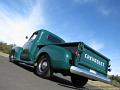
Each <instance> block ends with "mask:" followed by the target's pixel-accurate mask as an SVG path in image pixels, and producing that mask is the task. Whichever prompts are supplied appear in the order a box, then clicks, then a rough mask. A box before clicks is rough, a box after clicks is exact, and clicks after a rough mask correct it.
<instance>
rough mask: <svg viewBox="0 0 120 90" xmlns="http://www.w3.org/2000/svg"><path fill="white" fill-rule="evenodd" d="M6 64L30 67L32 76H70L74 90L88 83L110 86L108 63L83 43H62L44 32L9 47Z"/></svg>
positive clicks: (61, 40) (62, 41)
mask: <svg viewBox="0 0 120 90" xmlns="http://www.w3.org/2000/svg"><path fill="white" fill-rule="evenodd" d="M9 60H10V61H11V62H22V63H25V64H29V65H32V66H34V70H35V73H36V74H37V75H39V76H40V77H43V78H50V77H51V76H52V74H53V73H54V72H55V73H62V74H63V75H65V76H71V81H72V83H73V85H74V86H76V87H83V86H84V85H85V84H86V83H87V81H88V79H91V80H99V81H103V82H106V83H110V79H109V78H108V76H107V73H108V71H110V65H109V63H110V59H108V58H107V57H105V56H104V55H102V54H100V53H99V52H97V51H95V50H94V49H92V48H91V47H89V46H88V45H86V44H85V43H83V42H70V43H66V42H65V41H64V40H63V39H62V38H60V37H59V36H57V35H55V34H53V33H51V32H49V31H47V30H44V29H42V30H38V31H36V32H34V33H33V34H32V36H31V37H30V39H29V40H28V41H27V42H26V43H25V44H24V45H23V47H18V46H16V47H13V48H12V50H11V53H10V55H9Z"/></svg>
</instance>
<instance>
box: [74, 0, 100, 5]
mask: <svg viewBox="0 0 120 90" xmlns="http://www.w3.org/2000/svg"><path fill="white" fill-rule="evenodd" d="M73 1H74V2H76V3H80V4H83V3H91V2H96V1H98V0H73Z"/></svg>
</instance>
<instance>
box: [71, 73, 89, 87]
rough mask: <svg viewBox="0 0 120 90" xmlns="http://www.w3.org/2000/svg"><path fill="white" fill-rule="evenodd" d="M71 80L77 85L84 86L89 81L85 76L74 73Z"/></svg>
mask: <svg viewBox="0 0 120 90" xmlns="http://www.w3.org/2000/svg"><path fill="white" fill-rule="evenodd" d="M71 81H72V83H73V85H74V86H75V87H78V88H82V87H83V86H84V85H85V84H86V83H87V82H88V79H87V78H85V77H83V76H77V75H72V76H71Z"/></svg>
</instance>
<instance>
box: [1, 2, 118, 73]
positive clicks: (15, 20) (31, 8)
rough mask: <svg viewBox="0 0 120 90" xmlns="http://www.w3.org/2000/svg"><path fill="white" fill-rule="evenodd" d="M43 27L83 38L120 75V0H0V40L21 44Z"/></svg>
mask: <svg viewBox="0 0 120 90" xmlns="http://www.w3.org/2000/svg"><path fill="white" fill-rule="evenodd" d="M42 28H43V29H47V30H49V31H51V32H53V33H55V34H57V35H58V36H60V37H62V38H63V39H65V40H66V41H67V42H75V41H83V42H85V43H86V44H88V45H89V46H91V47H92V48H94V49H96V50H97V51H99V52H101V53H102V54H104V55H105V56H107V57H108V58H110V59H111V63H112V74H119V75H120V68H119V65H120V53H119V52H120V51H119V50H120V35H119V34H120V30H119V29H120V0H0V41H3V42H7V43H14V44H17V45H20V46H22V45H23V44H24V43H25V42H26V40H25V36H26V35H28V36H29V37H30V35H31V33H33V32H34V31H36V30H38V29H42Z"/></svg>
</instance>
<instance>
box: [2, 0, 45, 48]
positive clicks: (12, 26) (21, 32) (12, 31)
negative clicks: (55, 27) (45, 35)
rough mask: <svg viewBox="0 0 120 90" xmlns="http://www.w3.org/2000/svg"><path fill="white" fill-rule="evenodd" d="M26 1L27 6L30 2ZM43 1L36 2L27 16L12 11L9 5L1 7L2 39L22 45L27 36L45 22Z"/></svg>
mask: <svg viewBox="0 0 120 90" xmlns="http://www.w3.org/2000/svg"><path fill="white" fill-rule="evenodd" d="M24 3H25V4H26V6H27V4H29V2H24ZM30 3H31V2H30ZM41 3H42V2H40V1H39V0H37V2H36V4H35V5H34V6H32V7H30V8H31V10H30V13H29V15H28V16H27V17H24V16H22V15H21V14H19V13H13V12H10V11H8V9H7V7H0V41H5V42H8V43H15V44H17V45H20V46H22V45H23V44H24V42H25V41H26V40H25V36H26V35H30V34H31V33H32V32H33V31H36V30H37V29H39V27H40V26H41V25H43V24H44V23H45V22H44V21H45V20H44V17H43V12H42V6H41ZM16 8H17V7H16ZM19 8H20V7H19ZM28 8H29V7H28ZM9 10H10V9H9ZM11 17H12V18H11Z"/></svg>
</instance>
